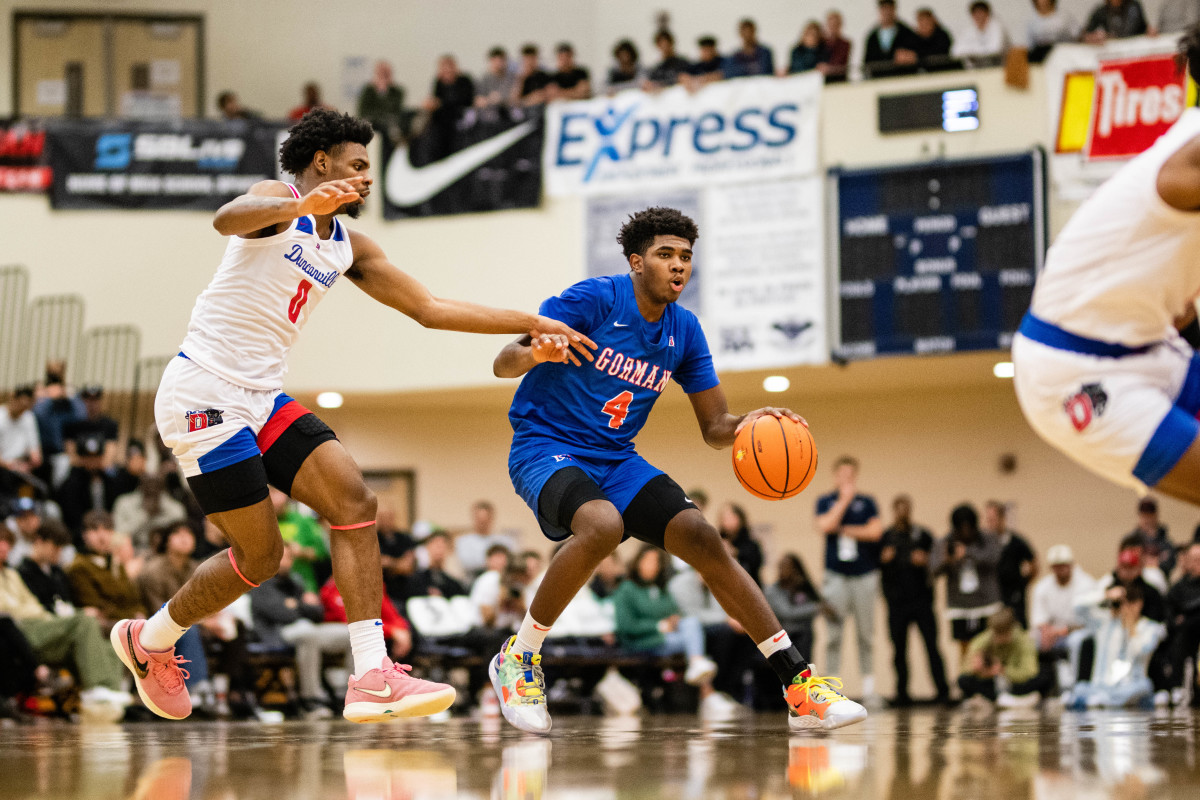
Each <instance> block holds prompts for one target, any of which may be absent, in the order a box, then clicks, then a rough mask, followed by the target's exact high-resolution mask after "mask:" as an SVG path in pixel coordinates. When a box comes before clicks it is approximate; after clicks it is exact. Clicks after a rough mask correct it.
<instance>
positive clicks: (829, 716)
mask: <svg viewBox="0 0 1200 800" xmlns="http://www.w3.org/2000/svg"><path fill="white" fill-rule="evenodd" d="M835 683H836V684H837V685H836V686H835V685H834V684H835ZM841 688H842V681H841V680H840V679H839V678H822V677H820V676H819V675H814V674H813V672H812V667H811V666H810V667H809V668H808V669H806V670H804V672H801V673H800V674H799V675H797V676H796V677H795V678H794V679H793V680H792V685H791V686H789V687H787V689H786V690H785V691H784V694H783V696H784V699H785V700H786V701H787V706H788V727H789V728H791V729H792V730H794V731H802V730H811V729H813V728H821V729H824V730H827V731H831V730H833V729H834V728H842V727H845V726H846V725H853V724H854V723H856V722H862V721H863V720H864V719H866V718H867V710H866V709H865V708H863V707H862V706H861V705H859V704H858V703H856V702H854V701H853V700H849V699H847V698H846V696H845V695H843V694H842V693H841V692H840V691H838V690H839V689H841Z"/></svg>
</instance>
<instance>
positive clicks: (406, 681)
mask: <svg viewBox="0 0 1200 800" xmlns="http://www.w3.org/2000/svg"><path fill="white" fill-rule="evenodd" d="M411 669H412V667H410V666H408V665H407V664H393V663H392V661H391V659H389V658H386V657H385V658H384V659H383V662H382V663H381V664H380V666H379V669H373V670H371V671H370V672H368V673H367V674H366V675H363V676H362V677H361V678H359V679H357V680H355V678H354V676H353V675H351V676H350V686H349V688H348V689H346V708H345V710H344V711H342V716H344V717H345V718H346V719H348V720H350V721H351V722H384V721H385V720H389V719H398V718H400V717H428V716H429V715H430V714H436V713H438V712H439V711H445V710H446V709H447V708H449V707H450V705H451V704H452V703H453V702H454V687H453V686H447V685H446V684H444V683H434V682H432V681H423V680H421V679H420V678H414V677H412V676H411V675H409V674H408V672H409V670H411Z"/></svg>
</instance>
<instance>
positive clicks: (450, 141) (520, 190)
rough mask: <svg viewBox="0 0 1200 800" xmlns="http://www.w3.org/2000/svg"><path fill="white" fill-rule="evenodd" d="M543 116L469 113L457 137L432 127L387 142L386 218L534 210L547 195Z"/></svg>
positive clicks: (516, 112) (522, 112)
mask: <svg viewBox="0 0 1200 800" xmlns="http://www.w3.org/2000/svg"><path fill="white" fill-rule="evenodd" d="M542 132H543V126H542V115H541V111H540V110H536V111H534V112H527V111H525V110H524V109H513V110H512V111H511V112H510V111H503V112H501V111H500V110H498V109H471V110H469V111H468V112H467V114H466V116H465V117H464V119H463V120H462V121H461V122H460V123H459V124H458V125H456V126H455V129H454V132H453V134H451V135H449V136H447V133H446V131H444V130H442V129H440V128H438V127H436V126H433V125H430V126H429V127H427V128H426V129H425V131H424V132H423V133H421V134H419V135H417V136H416V137H414V138H413V140H412V141H411V142H409V141H402V142H395V141H389V140H388V139H387V138H386V137H385V138H384V141H383V176H384V179H383V216H384V219H405V218H408V217H430V216H440V215H444V214H471V213H476V212H481V211H499V210H502V209H508V208H536V207H537V206H538V205H539V203H540V202H541V197H542V166H541V153H542Z"/></svg>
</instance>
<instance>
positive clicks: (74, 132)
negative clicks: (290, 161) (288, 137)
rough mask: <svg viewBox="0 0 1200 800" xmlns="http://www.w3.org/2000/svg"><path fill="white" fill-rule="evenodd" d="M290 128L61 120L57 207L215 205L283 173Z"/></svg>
mask: <svg viewBox="0 0 1200 800" xmlns="http://www.w3.org/2000/svg"><path fill="white" fill-rule="evenodd" d="M281 129H282V126H280V125H275V124H271V123H263V122H257V121H254V122H249V121H247V122H210V121H203V120H182V121H177V122H167V123H164V122H135V121H120V122H117V123H113V122H109V121H85V120H79V121H61V122H55V123H52V124H49V125H48V126H47V131H46V134H47V136H46V147H47V156H48V160H49V164H50V167H51V169H52V171H53V173H54V176H53V182H52V185H51V192H50V203H51V205H52V206H53V207H54V208H56V209H99V208H122V209H133V210H141V209H155V210H158V209H190V210H197V211H200V210H209V211H211V210H215V209H217V208H220V207H221V206H222V205H223V204H224V203H226V202H228V201H229V200H232V199H233V198H234V197H237V196H238V195H241V194H245V193H246V191H247V190H248V189H249V188H250V187H251V186H253V185H254V184H255V183H257V182H258V181H262V180H267V179H270V178H276V177H278V169H277V164H278V155H277V141H278V137H279V132H280V130H281Z"/></svg>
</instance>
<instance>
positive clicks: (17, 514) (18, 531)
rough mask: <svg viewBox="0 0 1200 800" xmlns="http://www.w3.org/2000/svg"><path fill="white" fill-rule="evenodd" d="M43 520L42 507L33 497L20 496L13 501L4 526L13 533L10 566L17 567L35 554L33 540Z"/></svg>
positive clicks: (9, 558) (9, 556) (9, 557)
mask: <svg viewBox="0 0 1200 800" xmlns="http://www.w3.org/2000/svg"><path fill="white" fill-rule="evenodd" d="M42 522H43V517H42V509H41V507H40V506H39V505H38V504H37V503H36V502H34V501H33V500H32V499H30V498H28V497H18V498H17V499H16V500H14V501H13V502H12V504H11V506H10V508H9V514H8V517H7V518H6V519H5V520H4V528H5V529H6V530H7V531H8V532H9V533H11V534H12V535H13V546H12V547H11V548H10V549H9V554H8V566H10V567H13V568H16V567H18V566H20V564H21V562H22V561H23V560H25V559H26V558H28V557H29V556H30V555H32V554H33V542H34V539H35V538H36V536H37V532H38V529H39V528H41V527H42Z"/></svg>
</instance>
